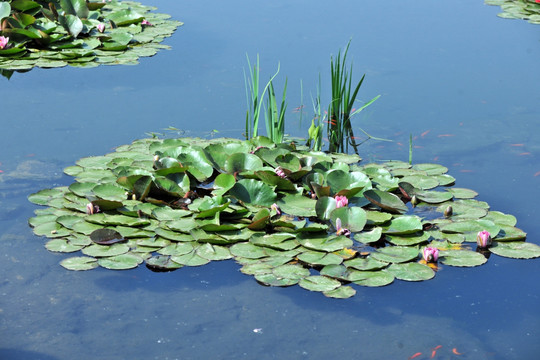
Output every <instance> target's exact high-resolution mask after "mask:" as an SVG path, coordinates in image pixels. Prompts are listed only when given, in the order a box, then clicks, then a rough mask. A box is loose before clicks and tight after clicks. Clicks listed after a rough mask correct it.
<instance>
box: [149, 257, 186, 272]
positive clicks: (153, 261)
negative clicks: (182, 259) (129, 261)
mask: <svg viewBox="0 0 540 360" xmlns="http://www.w3.org/2000/svg"><path fill="white" fill-rule="evenodd" d="M146 267H147V268H149V269H151V270H153V271H172V270H176V269H179V268H181V267H183V265H181V264H179V263H176V262H174V261H172V260H171V257H170V256H168V255H155V256H152V257H150V258H148V259H146Z"/></svg>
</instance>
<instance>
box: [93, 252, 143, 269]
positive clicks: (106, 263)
mask: <svg viewBox="0 0 540 360" xmlns="http://www.w3.org/2000/svg"><path fill="white" fill-rule="evenodd" d="M143 261H144V260H143V259H142V258H141V257H139V256H137V255H134V254H122V255H116V256H111V257H105V258H100V259H98V265H99V266H101V267H104V268H106V269H111V270H127V269H133V268H136V267H137V266H139V265H140V264H142V262H143Z"/></svg>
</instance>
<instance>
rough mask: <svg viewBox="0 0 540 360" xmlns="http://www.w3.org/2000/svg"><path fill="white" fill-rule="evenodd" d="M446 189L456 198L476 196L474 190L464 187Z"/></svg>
mask: <svg viewBox="0 0 540 360" xmlns="http://www.w3.org/2000/svg"><path fill="white" fill-rule="evenodd" d="M446 191H448V192H449V193H451V194H452V195H453V196H454V197H455V198H456V199H472V198H475V197H477V196H478V193H477V192H476V191H473V190H470V189H464V188H448V189H446Z"/></svg>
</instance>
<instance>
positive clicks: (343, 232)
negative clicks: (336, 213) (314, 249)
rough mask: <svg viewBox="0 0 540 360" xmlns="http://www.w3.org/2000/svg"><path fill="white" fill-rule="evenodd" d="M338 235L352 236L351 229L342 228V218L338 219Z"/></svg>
mask: <svg viewBox="0 0 540 360" xmlns="http://www.w3.org/2000/svg"><path fill="white" fill-rule="evenodd" d="M336 234H338V235H345V236H349V235H351V231H350V230H349V229H347V228H344V227H341V219H340V218H337V219H336Z"/></svg>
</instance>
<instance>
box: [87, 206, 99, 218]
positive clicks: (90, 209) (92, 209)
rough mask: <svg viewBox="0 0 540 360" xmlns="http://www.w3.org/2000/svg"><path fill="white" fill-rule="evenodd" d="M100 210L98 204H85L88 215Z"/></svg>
mask: <svg viewBox="0 0 540 360" xmlns="http://www.w3.org/2000/svg"><path fill="white" fill-rule="evenodd" d="M99 211H100V209H99V206H97V205H94V204H92V203H88V204H86V213H87V214H88V215H92V214H97V213H98V212H99Z"/></svg>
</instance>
